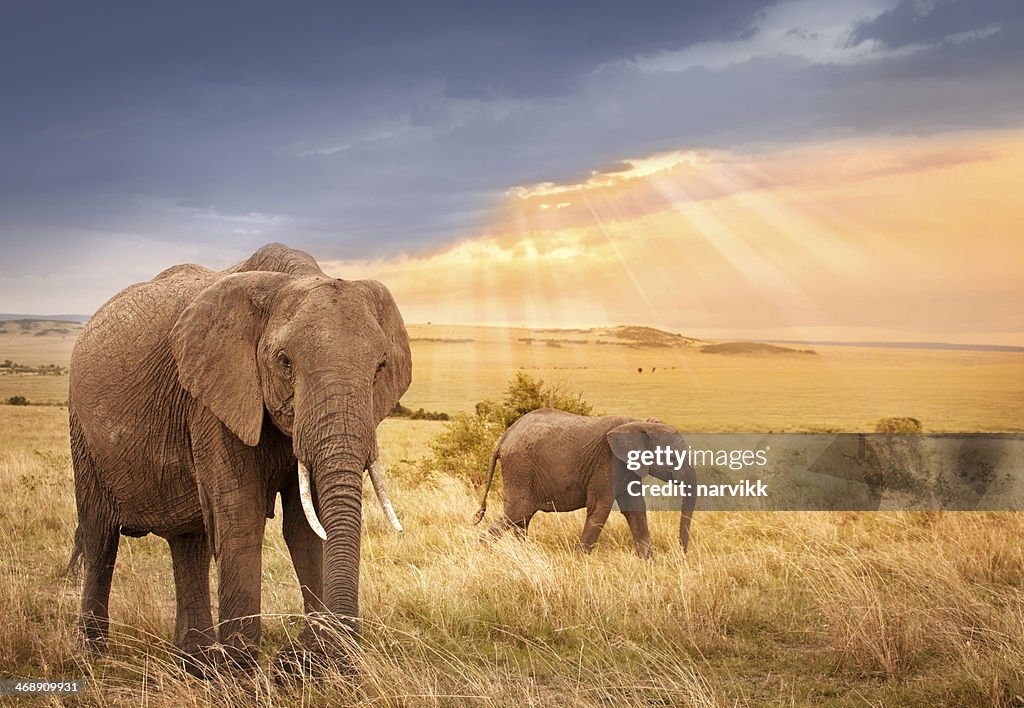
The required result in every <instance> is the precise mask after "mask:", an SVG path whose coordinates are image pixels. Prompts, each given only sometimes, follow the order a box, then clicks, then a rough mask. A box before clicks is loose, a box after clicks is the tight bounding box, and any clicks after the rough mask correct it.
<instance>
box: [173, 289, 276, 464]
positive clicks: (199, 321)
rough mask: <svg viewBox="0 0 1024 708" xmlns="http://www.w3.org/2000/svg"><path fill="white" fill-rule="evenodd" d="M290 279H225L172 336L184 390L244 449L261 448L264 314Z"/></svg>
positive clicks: (187, 314)
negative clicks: (259, 360) (259, 361)
mask: <svg viewBox="0 0 1024 708" xmlns="http://www.w3.org/2000/svg"><path fill="white" fill-rule="evenodd" d="M291 279H292V278H291V277H290V276H287V275H284V274H282V273H264V272H252V273H239V274H237V275H228V276H225V277H223V278H221V279H220V280H218V281H217V282H216V283H214V284H213V285H211V286H209V287H208V288H206V289H205V290H203V291H202V292H201V293H199V295H198V297H196V299H195V300H193V302H192V304H191V305H189V306H188V307H187V308H185V311H184V312H182V313H181V315H180V316H179V317H178V321H177V322H175V324H174V328H173V329H172V330H171V349H172V350H173V352H174V361H175V363H177V365H178V380H179V381H180V382H181V385H182V386H183V387H184V388H185V389H186V390H187V391H188V392H189V393H191V394H192V395H193V396H194V397H195V398H197V399H198V400H199V402H200V403H202V404H203V405H204V406H206V407H207V408H209V409H210V411H211V412H212V413H213V414H214V415H215V416H217V418H218V419H219V420H220V421H221V422H222V423H224V425H226V426H227V427H228V429H229V430H230V431H231V432H232V433H234V434H235V435H237V436H238V437H239V438H240V439H241V440H242V442H244V443H245V444H246V445H250V446H254V445H256V444H257V443H259V441H260V429H261V428H262V427H263V394H262V391H261V389H260V378H259V368H258V365H257V361H256V345H257V343H258V342H259V339H260V335H261V334H262V331H263V311H264V310H265V304H266V302H267V300H268V299H269V297H270V295H271V294H272V293H273V292H276V290H277V289H278V288H280V287H281V285H283V284H284V283H285V282H287V281H289V280H291Z"/></svg>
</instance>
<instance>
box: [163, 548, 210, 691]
mask: <svg viewBox="0 0 1024 708" xmlns="http://www.w3.org/2000/svg"><path fill="white" fill-rule="evenodd" d="M167 543H168V545H170V547H171V558H172V559H173V561H174V590H175V595H176V600H177V609H178V611H177V620H176V621H175V626H174V644H175V646H177V647H178V649H179V650H181V652H182V654H183V655H184V660H185V668H186V670H188V671H189V672H190V673H194V674H200V675H201V674H202V673H203V669H202V664H203V662H204V661H205V660H206V657H205V656H204V655H205V654H206V650H207V649H208V648H209V647H210V646H211V645H212V644H213V642H214V633H213V616H212V614H211V611H210V542H209V540H208V539H207V537H206V534H182V535H180V536H174V537H172V538H169V539H167Z"/></svg>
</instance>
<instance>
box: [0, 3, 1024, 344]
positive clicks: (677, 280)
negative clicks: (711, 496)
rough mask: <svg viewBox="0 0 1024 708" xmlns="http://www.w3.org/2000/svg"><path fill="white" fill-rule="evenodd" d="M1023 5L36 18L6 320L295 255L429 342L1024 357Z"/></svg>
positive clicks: (7, 163)
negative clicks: (609, 330)
mask: <svg viewBox="0 0 1024 708" xmlns="http://www.w3.org/2000/svg"><path fill="white" fill-rule="evenodd" d="M1022 66H1024V3H1020V2H1016V0H836V1H834V2H818V1H815V0H779V1H771V2H770V1H767V0H765V1H762V0H740V1H736V2H728V3H723V2H719V1H717V0H698V1H694V2H686V3H679V2H666V3H660V2H647V3H640V4H637V3H622V2H614V1H604V0H596V1H591V2H559V3H550V2H528V1H526V2H516V3H481V2H445V1H442V2H431V3H422V2H409V3H404V2H400V3H396V2H377V3H365V4H355V3H335V2H323V3H317V2H305V3H300V4H294V3H261V2H249V3H244V4H242V3H190V2H178V3H173V4H162V5H157V4H149V3H138V2H123V3H113V2H101V3H89V4H86V3H71V2H45V1H40V2H33V3H16V4H13V5H9V6H7V7H6V8H5V11H4V21H3V22H2V23H0V90H2V93H0V247H2V255H0V311H2V312H23V313H31V314H45V313H69V312H70V313H90V312H92V311H94V310H95V309H96V308H97V307H99V306H100V305H101V304H102V303H103V302H104V301H105V300H107V299H108V298H109V297H110V296H111V295H113V294H114V293H115V292H117V291H118V290H119V289H121V288H123V287H125V286H127V285H129V284H131V283H133V282H137V281H140V280H145V279H148V278H150V277H152V276H153V275H155V274H156V273H158V272H160V271H161V270H163V269H164V268H166V267H167V266H169V265H172V264H174V263H182V262H197V263H201V264H203V265H207V266H209V267H213V268H223V267H227V266H229V265H231V264H233V263H235V262H238V261H240V260H242V259H243V258H244V257H245V256H246V255H248V254H249V253H251V252H252V251H253V250H255V249H256V248H258V247H259V246H260V245H262V244H264V243H267V242H270V241H282V242H285V243H288V244H289V245H292V246H295V247H297V248H302V249H304V250H307V251H309V252H310V253H312V254H313V255H314V256H316V257H317V258H318V259H319V260H320V261H321V263H322V264H323V265H324V267H325V269H326V270H327V271H328V272H330V273H332V274H334V275H337V276H339V277H352V278H365V277H372V278H377V279H379V280H382V281H383V282H385V284H387V285H388V286H389V287H390V288H391V290H392V292H393V293H394V294H395V297H396V299H397V300H398V303H399V306H400V307H401V309H402V310H403V313H404V314H405V317H406V320H407V321H410V322H425V321H434V322H449V323H467V324H469V323H473V324H515V325H531V326H593V325H601V324H622V323H638V324H651V325H656V326H664V327H668V328H671V329H674V330H676V331H680V332H684V333H693V334H695V335H698V336H699V335H705V336H722V337H739V336H745V337H752V338H786V339H883V340H884V339H889V340H907V339H912V340H927V341H955V342H973V343H998V344H1018V345H1019V344H1024V307H1022V305H1024V286H1022V285H1021V281H1024V278H1021V277H1020V271H1021V268H1020V264H1021V263H1024V239H1021V238H1020V237H1021V235H1022V234H1021V230H1022V227H1024V208H1022V202H1024V200H1021V199H1019V198H1018V197H1017V192H1018V185H1019V183H1020V176H1021V175H1024V152H1022V151H1024V125H1022V117H1024V72H1022V71H1021V68H1022Z"/></svg>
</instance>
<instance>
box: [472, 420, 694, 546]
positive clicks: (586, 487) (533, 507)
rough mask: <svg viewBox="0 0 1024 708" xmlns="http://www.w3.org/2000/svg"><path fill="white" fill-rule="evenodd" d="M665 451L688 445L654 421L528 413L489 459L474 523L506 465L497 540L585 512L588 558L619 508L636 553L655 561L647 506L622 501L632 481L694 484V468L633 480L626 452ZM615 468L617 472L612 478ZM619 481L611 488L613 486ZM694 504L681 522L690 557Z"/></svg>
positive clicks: (492, 531) (689, 502)
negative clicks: (554, 517)
mask: <svg viewBox="0 0 1024 708" xmlns="http://www.w3.org/2000/svg"><path fill="white" fill-rule="evenodd" d="M658 446H661V447H665V446H670V447H672V448H673V449H685V448H686V441H685V440H684V439H683V436H682V435H680V434H679V432H678V431H676V430H675V429H674V428H671V427H669V426H667V425H664V424H662V423H660V422H658V421H657V420H654V419H650V420H646V421H638V420H636V419H634V418H626V417H622V416H606V417H603V418H592V417H587V416H579V415H573V414H572V413H566V412H564V411H559V410H554V409H551V408H544V409H541V410H537V411H532V412H531V413H527V414H526V415H524V416H523V417H522V418H520V419H519V420H517V421H516V422H515V423H513V424H512V426H511V427H509V429H508V430H506V431H505V434H504V435H503V436H502V437H501V439H500V440H499V441H498V444H497V445H496V446H495V448H494V453H493V455H492V456H491V467H490V470H489V471H488V476H487V488H486V490H485V491H484V497H483V500H482V502H481V504H480V510H479V511H478V512H477V513H476V517H475V519H474V523H479V522H480V520H481V519H483V516H484V513H485V512H486V510H487V494H488V492H489V491H490V489H491V481H492V480H493V478H494V468H495V465H496V464H497V462H498V460H501V474H502V478H503V479H504V489H505V499H504V504H505V509H504V514H503V516H502V518H501V519H500V520H499V521H498V522H497V523H495V524H493V525H492V526H491V527H490V528H489V529H488V530H487V536H489V537H496V536H500V535H501V534H503V533H504V532H505V531H507V530H509V529H512V530H513V531H514V532H516V533H517V534H519V535H525V534H526V530H527V528H528V527H529V525H530V519H532V518H533V515H534V514H536V513H537V512H538V511H575V510H576V509H582V508H586V510H587V520H586V522H585V523H584V525H583V533H582V534H581V535H580V549H581V550H582V551H583V552H585V553H590V551H591V550H592V549H593V548H594V544H595V543H596V542H597V538H598V536H600V535H601V529H602V528H603V527H604V523H605V521H606V520H607V519H608V514H609V513H610V512H611V510H612V503H613V502H614V501H615V500H616V499H620V503H619V506H620V508H623V509H628V510H624V511H623V512H622V513H623V515H624V516H625V517H626V521H627V522H628V523H629V530H630V532H631V533H632V534H633V541H634V543H635V544H636V551H637V553H638V554H639V555H640V556H641V557H643V558H650V557H651V555H652V548H651V534H650V532H649V531H648V528H647V510H646V506H645V505H644V502H643V499H642V498H633V497H626V496H624V495H625V493H626V486H627V485H628V483H629V482H630V481H632V480H635V479H639V478H643V477H644V476H646V475H653V476H655V477H657V478H658V479H661V480H664V481H668V480H672V479H677V480H679V481H681V482H686V483H687V484H694V482H695V480H696V472H695V471H694V469H693V467H691V466H690V465H689V464H687V465H684V466H683V467H682V468H680V470H679V471H678V472H676V471H675V470H674V469H672V468H671V467H669V468H658V467H656V466H653V465H652V466H650V467H643V468H641V469H640V470H637V471H636V472H630V471H628V470H626V468H625V462H626V458H627V455H628V453H629V450H631V449H633V450H643V449H649V450H653V449H654V448H656V447H658ZM613 466H614V467H617V468H618V472H617V473H616V474H615V475H613ZM613 480H614V481H613ZM694 501H695V500H694V499H693V497H687V498H683V500H682V507H681V510H682V516H681V518H680V520H679V544H680V545H681V546H682V548H683V550H684V551H685V550H686V548H687V546H688V545H689V543H690V519H691V518H692V516H693V508H694Z"/></svg>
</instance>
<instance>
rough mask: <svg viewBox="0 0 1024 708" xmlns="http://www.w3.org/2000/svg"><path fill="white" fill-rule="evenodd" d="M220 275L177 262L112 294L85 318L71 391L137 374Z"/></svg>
mask: <svg viewBox="0 0 1024 708" xmlns="http://www.w3.org/2000/svg"><path fill="white" fill-rule="evenodd" d="M217 277H219V274H218V273H216V272H214V271H211V270H208V269H206V268H202V267H201V266H196V265H183V266H175V267H174V268H169V269H167V270H165V271H163V272H162V273H160V274H159V275H157V276H156V277H155V278H153V279H152V280H149V281H147V282H144V283H136V284H135V285H130V286H128V287H127V288H125V289H124V290H122V291H121V292H119V293H118V294H117V295H115V296H114V297H112V298H111V299H110V300H108V301H107V302H106V303H105V304H104V305H103V306H102V307H100V309H99V310H97V311H96V313H95V314H94V315H93V316H92V317H91V318H90V319H89V321H88V322H87V323H86V325H85V327H84V328H83V330H82V334H81V336H79V338H78V341H77V342H75V346H74V349H73V350H72V352H71V368H70V372H69V373H70V379H71V382H70V383H71V390H72V393H73V394H74V395H75V396H76V397H78V396H82V395H85V394H86V393H87V392H88V391H94V392H96V393H101V392H102V391H104V390H106V389H109V388H111V385H110V384H111V383H112V382H115V381H118V382H123V380H124V379H127V378H137V377H138V376H139V375H140V371H139V366H140V365H141V364H142V363H144V362H146V361H148V360H150V359H152V358H153V355H154V350H155V349H156V348H158V347H160V346H164V347H165V348H166V340H167V337H168V336H169V334H170V330H171V327H173V326H174V323H175V322H176V321H177V319H178V316H179V315H180V314H181V312H182V311H183V310H184V309H185V308H186V307H187V306H188V305H189V303H191V302H192V300H194V299H195V297H196V296H197V295H198V294H199V293H200V292H201V291H202V290H203V289H204V288H206V287H207V286H208V285H210V284H211V283H213V282H214V281H215V280H216V279H217ZM83 387H84V390H82V389H83ZM83 402H84V401H83Z"/></svg>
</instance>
